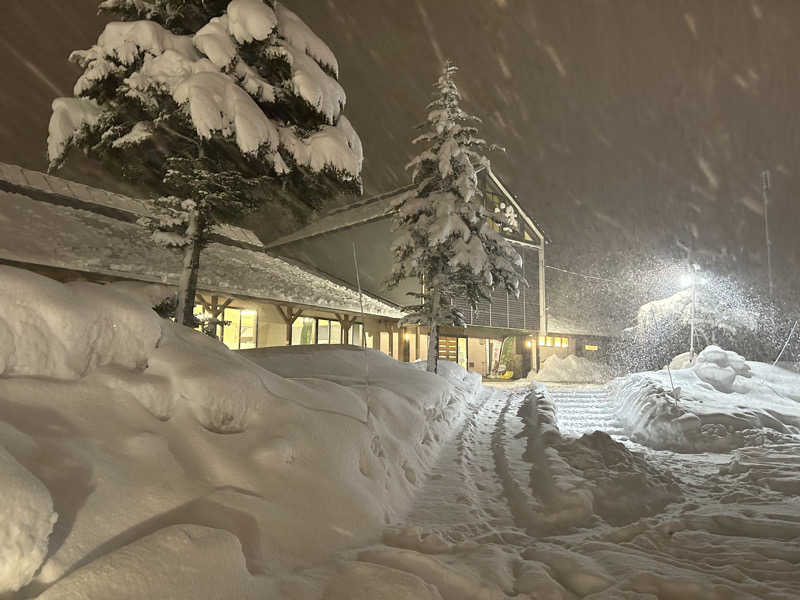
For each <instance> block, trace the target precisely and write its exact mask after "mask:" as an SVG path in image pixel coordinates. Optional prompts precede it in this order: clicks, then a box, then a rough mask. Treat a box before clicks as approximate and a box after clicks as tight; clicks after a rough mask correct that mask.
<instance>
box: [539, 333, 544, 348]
mask: <svg viewBox="0 0 800 600" xmlns="http://www.w3.org/2000/svg"><path fill="white" fill-rule="evenodd" d="M539 345H540V346H544V336H541V335H540V336H539Z"/></svg>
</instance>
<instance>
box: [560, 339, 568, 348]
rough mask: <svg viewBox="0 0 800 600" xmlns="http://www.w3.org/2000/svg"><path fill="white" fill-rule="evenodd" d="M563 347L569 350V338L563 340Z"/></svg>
mask: <svg viewBox="0 0 800 600" xmlns="http://www.w3.org/2000/svg"><path fill="white" fill-rule="evenodd" d="M561 346H562V347H563V348H569V338H561Z"/></svg>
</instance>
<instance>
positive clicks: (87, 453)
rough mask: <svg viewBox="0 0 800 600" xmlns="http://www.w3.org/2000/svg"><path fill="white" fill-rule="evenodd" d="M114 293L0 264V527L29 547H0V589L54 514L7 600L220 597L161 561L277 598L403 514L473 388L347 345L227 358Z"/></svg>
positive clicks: (455, 374)
mask: <svg viewBox="0 0 800 600" xmlns="http://www.w3.org/2000/svg"><path fill="white" fill-rule="evenodd" d="M122 288H124V286H122ZM122 288H121V287H120V286H116V289H115V286H101V285H96V284H89V283H79V284H69V285H64V284H60V283H57V282H54V281H52V280H49V279H46V278H44V277H41V276H38V275H35V274H32V273H29V272H25V271H20V270H17V269H12V268H9V267H3V268H0V300H3V301H4V305H5V306H7V307H9V308H8V310H6V311H4V313H3V315H2V316H0V335H2V344H0V349H2V351H3V369H2V376H0V446H4V447H6V448H7V449H8V452H9V454H10V456H12V457H14V458H13V459H9V460H8V461H2V462H0V480H2V481H4V482H5V481H10V482H11V483H9V485H8V486H6V485H4V486H3V501H4V504H3V506H2V509H0V511H6V512H4V513H3V515H5V514H6V513H8V511H12V512H11V513H8V514H15V515H16V514H17V512H15V511H27V512H26V513H25V514H27V515H28V516H30V519H29V521H30V526H29V529H26V531H28V530H29V531H31V532H35V535H34V534H31V537H30V540H28V541H26V542H25V544H22V545H21V544H19V543H17V542H14V543H13V544H12V545H13V546H14V547H15V548H16V547H19V548H20V550H19V551H17V550H13V549H12V550H8V546H7V545H4V542H3V540H5V539H8V538H3V537H2V535H0V538H1V539H0V553H3V554H2V556H3V558H6V557H9V560H7V561H4V563H3V565H2V567H5V568H7V569H10V570H11V571H10V572H11V573H12V575H10V576H5V575H4V576H5V577H6V579H5V580H4V581H0V583H2V585H3V586H5V587H7V588H8V587H11V586H13V587H18V586H20V585H25V583H26V582H27V580H28V579H30V577H31V576H32V575H33V573H34V572H35V571H36V569H37V568H38V567H39V564H40V563H41V561H42V560H43V559H44V557H45V549H46V540H47V534H48V533H49V527H50V526H51V525H52V515H53V509H52V508H50V504H49V498H50V497H51V496H52V505H53V507H54V509H55V511H56V512H58V514H59V519H58V521H57V522H56V524H55V528H54V529H53V533H52V535H51V537H50V542H49V553H48V554H47V559H46V560H45V561H44V564H43V565H42V566H41V570H40V572H39V574H38V575H37V576H36V577H35V578H34V579H33V581H32V582H31V583H30V584H28V585H27V587H25V588H24V589H23V590H22V592H21V593H22V594H26V596H25V597H29V596H30V595H35V594H38V593H41V592H43V591H44V590H47V592H46V595H45V596H44V597H47V598H49V597H53V598H79V597H81V598H82V597H87V594H88V595H89V597H99V596H97V595H95V596H92V594H98V593H100V592H99V590H105V592H107V591H108V590H110V589H112V583H111V582H112V581H113V580H115V579H122V580H128V581H129V580H130V579H129V578H130V577H132V576H133V574H134V573H136V574H137V575H136V577H137V578H141V581H139V584H137V585H139V588H138V589H140V590H159V595H160V596H161V597H172V598H184V597H185V598H189V597H191V598H193V600H198V599H202V598H218V597H219V591H220V589H219V588H218V587H215V585H216V584H213V585H212V583H211V582H210V581H209V583H208V585H203V584H202V582H204V581H206V579H204V576H202V575H198V576H197V577H198V579H197V582H195V583H194V584H192V585H189V584H188V583H187V582H188V580H187V579H186V577H184V576H183V575H181V576H178V574H176V573H170V572H169V569H170V568H174V565H177V564H180V565H181V567H180V568H181V569H182V570H183V571H186V572H187V573H188V572H195V573H198V574H202V573H207V572H210V570H211V568H212V565H213V566H214V568H216V566H217V565H219V566H220V568H221V569H222V572H223V573H224V574H223V575H222V576H223V577H224V578H226V579H227V583H226V585H230V587H229V588H226V589H230V590H241V594H240V596H237V597H243V598H244V597H284V595H281V593H279V592H275V587H274V586H278V585H281V584H280V582H281V581H282V580H283V579H284V578H288V579H291V577H292V576H291V572H292V570H295V569H298V568H303V567H309V566H311V565H314V564H316V563H318V562H319V561H322V560H325V559H326V558H327V557H328V556H330V554H331V553H332V552H334V551H336V550H338V549H341V548H345V547H352V546H357V545H361V544H364V543H365V542H368V541H369V540H371V539H375V538H378V537H379V536H380V532H381V530H382V528H383V527H384V526H385V525H386V524H389V523H393V522H395V521H397V520H398V519H400V518H401V517H402V515H403V514H404V512H405V511H407V510H408V507H409V503H410V500H411V498H412V496H413V493H414V491H415V490H416V488H417V487H418V486H419V485H421V484H422V482H423V481H424V478H425V474H426V472H427V470H428V468H429V467H430V465H431V463H432V462H433V461H434V459H435V458H436V456H437V452H438V449H439V447H440V445H441V442H442V441H443V440H444V439H446V438H447V436H448V434H449V431H450V428H451V426H452V423H453V422H454V421H455V420H456V419H457V417H458V415H459V414H460V412H461V410H462V407H463V405H464V403H465V401H466V400H467V399H469V397H470V395H471V394H473V393H474V392H475V390H476V389H477V387H478V384H479V382H480V380H479V378H476V377H475V376H474V375H471V374H467V373H466V372H465V371H464V370H463V369H461V368H460V367H458V366H457V365H446V366H445V368H443V369H442V376H435V375H431V374H429V373H426V372H424V371H422V370H420V369H417V368H415V367H413V366H412V365H407V364H405V363H399V362H397V361H395V360H393V359H391V358H389V357H386V356H385V355H383V354H381V353H380V352H377V351H364V350H361V349H359V348H354V347H341V346H338V347H337V346H331V347H326V348H322V347H294V348H271V349H258V350H252V351H249V352H247V353H244V352H242V353H236V352H233V351H230V350H228V349H227V348H226V347H225V346H224V345H223V344H221V343H220V342H217V341H216V340H213V339H211V338H208V337H206V336H203V335H201V334H199V333H198V332H194V331H191V330H188V329H186V328H184V327H179V326H176V325H174V324H172V323H170V322H168V321H165V320H162V319H159V318H158V317H157V316H156V315H155V313H154V312H153V311H152V310H151V309H150V308H149V307H148V303H147V302H145V301H141V300H137V298H136V295H135V294H133V295H132V294H130V293H129V290H124V289H122ZM13 460H17V461H19V462H21V463H23V464H24V465H25V468H26V469H27V470H29V471H30V473H32V475H33V476H34V477H36V478H38V479H39V480H40V481H41V484H42V485H40V488H39V489H38V491H37V490H36V489H35V486H34V487H30V486H32V485H33V484H30V485H29V483H26V482H28V479H30V478H28V479H25V478H21V476H19V475H18V469H17V463H16V462H12V461H13ZM26 486H27V487H26ZM28 488H30V489H31V490H33V491H34V492H35V494H34V493H33V492H30V493H28V492H27V491H26V490H27V489H28ZM7 489H11V490H14V491H13V496H11V497H12V498H14V500H13V502H12V503H11V504H6V503H5V500H6V498H7V497H9V496H7V493H8V492H7ZM48 491H49V493H48ZM26 506H27V507H28V508H25V507H26ZM26 519H27V517H24V518H23V517H20V519H19V522H24V523H27V522H28V521H26ZM15 520H16V519H15ZM176 527H178V528H177V529H176ZM15 552H16V554H15ZM168 565H173V567H169V566H168ZM183 571H182V572H183ZM67 574H68V576H67ZM9 577H10V579H9ZM104 581H105V582H107V585H106V584H104V583H103V582H104ZM184 584H185V585H184ZM114 585H115V586H116V584H114ZM113 589H115V590H116V589H117V587H113ZM253 590H256V591H257V592H258V594H255V592H254V591H253ZM129 592H130V593H133V591H129ZM268 592H269V593H271V594H273V595H269V594H268ZM126 593H127V592H126ZM237 593H238V592H237ZM253 594H255V595H253ZM120 597H132V596H125V595H124V594H122V595H120ZM139 597H141V596H139Z"/></svg>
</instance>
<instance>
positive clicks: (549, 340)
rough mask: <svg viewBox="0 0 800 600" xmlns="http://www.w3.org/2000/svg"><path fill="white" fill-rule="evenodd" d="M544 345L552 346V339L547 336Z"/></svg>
mask: <svg viewBox="0 0 800 600" xmlns="http://www.w3.org/2000/svg"><path fill="white" fill-rule="evenodd" d="M544 345H545V346H552V345H553V338H551V337H550V336H547V339H546V340H545V343H544Z"/></svg>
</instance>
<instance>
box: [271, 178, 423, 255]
mask: <svg viewBox="0 0 800 600" xmlns="http://www.w3.org/2000/svg"><path fill="white" fill-rule="evenodd" d="M415 189H416V186H414V185H407V186H405V187H402V188H398V189H396V190H392V191H390V192H385V193H383V194H380V195H378V196H372V197H370V198H366V199H363V200H359V201H357V202H354V203H352V204H348V205H347V206H342V207H340V208H338V209H336V210H332V211H330V212H329V213H327V214H325V215H324V216H322V217H320V218H319V219H317V220H316V221H314V222H313V223H311V224H310V225H307V226H306V227H303V228H302V229H298V230H297V231H295V232H294V233H291V234H289V235H286V236H283V237H281V238H278V239H277V240H273V241H271V242H269V243H267V245H266V248H268V249H269V248H277V247H279V246H285V245H286V244H291V243H292V242H297V241H299V240H304V239H306V238H310V237H315V236H318V235H323V234H326V233H331V232H332V231H338V230H340V229H345V228H347V227H353V226H355V225H361V224H363V223H369V222H371V221H375V220H377V219H382V218H384V217H388V216H389V215H391V214H392V212H394V203H395V202H396V201H397V200H401V199H403V198H405V197H411V195H413V193H414V190H415Z"/></svg>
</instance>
